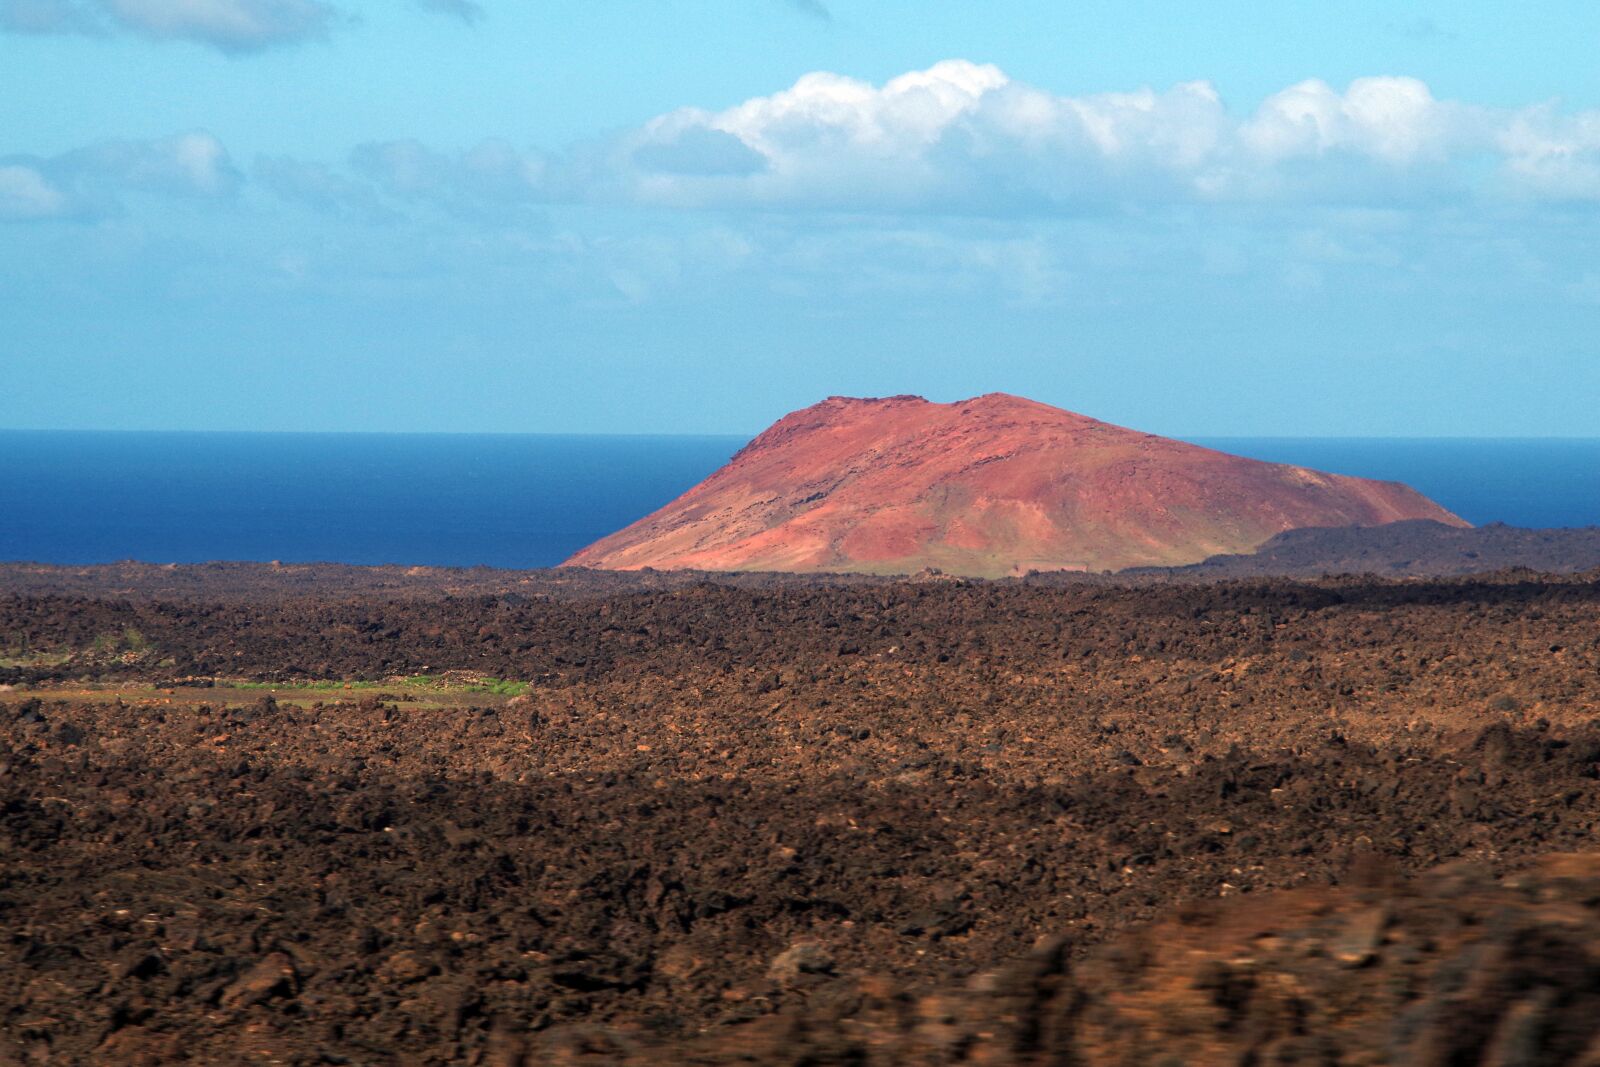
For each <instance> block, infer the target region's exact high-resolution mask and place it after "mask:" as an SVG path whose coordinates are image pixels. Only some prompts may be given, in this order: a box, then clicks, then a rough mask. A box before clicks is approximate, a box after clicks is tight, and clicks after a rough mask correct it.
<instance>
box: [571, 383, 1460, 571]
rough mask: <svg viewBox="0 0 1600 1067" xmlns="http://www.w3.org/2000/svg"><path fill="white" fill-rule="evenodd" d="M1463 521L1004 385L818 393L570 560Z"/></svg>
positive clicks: (959, 561)
mask: <svg viewBox="0 0 1600 1067" xmlns="http://www.w3.org/2000/svg"><path fill="white" fill-rule="evenodd" d="M1403 519H1433V520H1436V521H1439V522H1443V523H1448V524H1450V525H1453V526H1465V525H1466V523H1464V522H1462V520H1461V519H1459V518H1457V517H1456V516H1455V515H1452V514H1451V513H1450V512H1448V511H1446V510H1444V509H1443V508H1441V507H1439V506H1438V505H1437V504H1435V503H1433V502H1432V501H1430V500H1428V499H1427V498H1426V497H1423V496H1422V495H1420V494H1419V493H1417V492H1416V491H1415V490H1412V489H1410V488H1408V487H1406V486H1404V485H1400V484H1398V483H1395V482H1375V481H1369V480H1367V479H1363V478H1352V477H1348V476H1345V475H1338V474H1324V473H1321V472H1319V471H1313V470H1308V469H1306V468H1304V467H1292V466H1287V465H1284V464H1278V463H1262V462H1260V461H1258V460H1251V459H1245V458H1243V457H1240V456H1230V455H1228V454H1226V453H1223V452H1216V451H1213V450H1211V449H1208V448H1201V447H1199V446H1197V445H1191V444H1185V443H1183V442H1181V441H1173V440H1170V439H1168V438H1163V437H1157V436H1154V435H1153V434H1147V433H1140V432H1138V431H1135V430H1128V429H1124V428H1122V427H1120V426H1112V425H1110V424H1108V423H1104V422H1100V421H1098V420H1095V419H1091V418H1087V417H1085V416H1083V415H1076V414H1073V413H1072V412H1070V411H1063V410H1061V409H1060V408H1054V407H1050V406H1049V405H1047V404H1040V403H1036V402H1034V401H1031V400H1025V399H1023V398H1021V397H1015V396H1008V395H1006V394H1004V393H990V394H988V395H986V396H980V397H974V398H973V399H971V400H963V401H958V402H956V403H952V404H935V403H932V402H930V401H927V400H924V399H923V398H922V397H917V396H895V397H889V398H887V399H867V400H860V399H854V398H850V397H830V398H828V399H827V400H824V401H823V402H822V403H820V404H815V405H813V406H812V407H809V408H805V409H804V410H802V411H796V412H794V413H792V414H790V415H786V416H784V417H783V418H782V419H779V420H778V421H777V422H776V423H774V424H773V425H772V426H771V427H770V428H769V429H768V430H766V431H765V432H764V433H762V434H761V435H760V436H759V437H757V438H756V439H755V440H753V441H751V442H750V444H748V445H746V446H745V447H744V449H742V450H741V451H740V452H739V453H738V454H737V455H736V456H734V457H733V459H732V460H730V461H729V462H728V464H727V465H726V466H724V467H723V468H722V469H721V470H719V471H717V472H716V473H714V474H713V475H711V477H709V478H707V479H706V480H705V481H703V482H701V483H700V484H699V485H697V486H695V487H694V488H693V489H691V490H689V491H688V492H687V493H685V494H683V495H682V496H681V497H679V498H678V499H677V500H674V501H673V502H672V503H670V504H668V505H667V506H666V507H664V508H662V509H661V510H659V511H657V512H655V513H654V514H652V515H649V516H646V517H645V518H643V519H640V520H639V521H638V522H636V523H634V524H633V525H632V526H629V527H627V528H626V529H623V530H620V531H618V532H617V533H615V534H612V535H611V536H610V537H607V538H604V539H603V540H600V541H597V542H596V543H594V544H593V545H590V546H589V547H588V548H586V549H584V550H583V551H581V552H579V553H578V554H577V555H575V556H573V557H572V558H571V559H570V560H568V561H567V562H568V563H569V564H573V565H578V566H586V567H598V568H604V569H609V570H629V569H638V568H642V567H655V568H662V569H666V568H691V569H697V570H720V571H752V570H764V571H802V572H815V571H859V572H866V573H877V574H905V573H911V572H915V571H919V570H922V569H924V568H930V567H931V568H936V569H939V570H942V571H944V572H946V573H950V574H959V575H969V576H976V577H998V576H1002V575H1008V574H1024V573H1026V572H1028V571H1030V570H1087V571H1100V570H1118V569H1121V568H1124V567H1135V566H1168V565H1176V564H1188V563H1197V562H1199V561H1200V560H1203V559H1205V558H1207V557H1209V556H1213V555H1217V554H1221V553H1240V552H1248V551H1249V550H1251V549H1253V548H1255V547H1256V546H1257V545H1259V544H1261V543H1262V542H1264V541H1266V540H1267V539H1268V538H1270V537H1272V536H1273V535H1275V534H1278V533H1281V532H1283V531H1285V530H1290V529H1297V528H1302V527H1313V526H1374V525H1378V524H1381V523H1389V522H1396V521H1399V520H1403Z"/></svg>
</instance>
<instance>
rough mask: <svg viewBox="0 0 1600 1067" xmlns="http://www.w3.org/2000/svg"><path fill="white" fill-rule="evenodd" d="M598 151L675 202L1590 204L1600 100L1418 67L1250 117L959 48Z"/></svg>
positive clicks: (615, 190) (604, 160) (1597, 174)
mask: <svg viewBox="0 0 1600 1067" xmlns="http://www.w3.org/2000/svg"><path fill="white" fill-rule="evenodd" d="M582 156H583V158H582V159H581V160H579V161H576V162H575V164H574V167H575V168H576V169H577V170H582V171H583V172H584V173H583V174H582V175H581V180H580V181H579V182H578V184H579V185H581V186H582V187H583V188H585V189H587V190H588V191H589V193H590V194H591V195H597V196H603V197H615V196H618V195H621V196H624V197H626V198H628V199H632V200H636V201H643V202H647V203H658V204H671V205H679V206H721V205H737V204H742V205H748V206H763V207H772V208H784V209H792V208H805V207H820V208H838V209H849V210H925V209H932V210H950V211H958V212H959V211H972V212H980V213H981V212H994V211H1000V212H1019V211H1022V212H1025V211H1036V210H1047V211H1049V210H1072V209H1075V208H1078V207H1081V206H1085V205H1095V204H1106V203H1116V202H1121V203H1141V202H1142V203H1150V202H1200V203H1260V202H1273V201H1326V202H1333V203H1339V202H1348V203H1380V204H1381V203H1403V202H1406V201H1408V200H1416V199H1419V198H1423V197H1427V198H1432V199H1435V200H1438V199H1441V198H1455V197H1460V196H1465V195H1478V194H1502V193H1506V192H1511V191H1515V192H1518V193H1521V194H1525V195H1533V196H1542V197H1550V196H1559V197H1565V198H1590V199H1593V198H1600V112H1583V113H1578V114H1564V113H1562V112H1560V111H1559V110H1557V109H1555V108H1553V107H1549V106H1540V107H1529V108H1521V109H1507V108H1485V107H1477V106H1472V105H1468V104H1464V103H1459V102H1455V101H1448V100H1439V99H1437V98H1436V97H1434V95H1433V93H1432V92H1431V91H1430V89H1429V88H1428V86H1427V85H1426V84H1425V83H1423V82H1421V81H1419V80H1417V79H1415V78H1404V77H1369V78H1359V79H1356V80H1355V81H1353V82H1351V83H1350V84H1349V85H1348V86H1346V87H1344V88H1343V89H1342V90H1341V89H1337V88H1335V87H1333V86H1330V85H1328V84H1327V83H1325V82H1322V81H1316V80H1311V81H1305V82H1301V83H1300V84H1297V85H1293V86H1290V87H1288V88H1286V89H1284V90H1283V91H1281V92H1278V93H1275V94H1274V95H1272V96H1271V97H1269V98H1267V99H1266V100H1265V101H1263V102H1262V103H1261V104H1260V106H1259V107H1257V108H1256V109H1255V110H1254V111H1253V112H1252V113H1249V114H1246V115H1243V116H1239V115H1236V114H1234V113H1233V112H1231V111H1230V110H1229V109H1228V107H1227V106H1226V105H1225V104H1224V102H1223V100H1222V98H1221V96H1220V95H1219V94H1218V92H1217V91H1216V89H1215V88H1214V87H1213V86H1212V85H1211V84H1210V83H1208V82H1204V81H1199V82H1188V83H1183V84H1180V85H1176V86H1173V87H1172V88H1170V89H1166V90H1162V91H1157V90H1153V89H1149V88H1145V89H1140V90H1136V91H1133V92H1119V93H1100V94H1092V95H1084V96H1063V95H1058V94H1054V93H1050V92H1047V91H1044V90H1041V89H1038V88H1034V87H1032V86H1028V85H1024V84H1021V83H1018V82H1014V81H1013V80H1011V79H1010V78H1009V77H1007V76H1006V74H1005V73H1004V72H1003V71H1001V70H1000V69H999V68H998V67H995V66H992V65H987V64H977V63H971V62H967V61H965V60H951V61H946V62H943V63H939V64H936V65H934V66H933V67H930V68H928V69H927V70H922V71H913V72H911V73H908V74H904V75H901V76H899V77H897V78H894V79H892V80H890V81H888V82H886V83H885V84H883V85H873V84H870V83H868V82H864V81H860V80H858V79H854V78H849V77H844V76H841V75H837V74H828V73H815V74H808V75H806V76H804V77H802V78H801V79H800V80H799V81H798V82H796V83H795V84H794V85H793V86H792V87H790V88H788V89H785V90H782V91H780V92H777V93H774V94H772V95H770V96H761V97H755V98H752V99H750V100H747V101H745V102H744V103H741V104H738V105H735V106H734V107H731V108H728V109H725V110H722V111H706V110H701V109H696V108H684V109H680V110H678V111H674V112H671V113H668V114H665V115H662V116H660V117H658V118H656V119H654V120H651V121H650V122H648V123H646V124H645V125H644V126H642V127H640V128H639V129H637V130H634V131H632V132H630V133H627V134H624V135H623V136H622V137H621V138H619V139H618V141H617V142H616V143H615V144H612V145H609V146H592V147H591V148H590V149H588V150H586V151H585V152H584V153H582ZM1486 173H1487V174H1489V175H1491V176H1492V177H1491V178H1490V179H1489V180H1488V181H1487V182H1486V181H1485V179H1484V175H1485V174H1486Z"/></svg>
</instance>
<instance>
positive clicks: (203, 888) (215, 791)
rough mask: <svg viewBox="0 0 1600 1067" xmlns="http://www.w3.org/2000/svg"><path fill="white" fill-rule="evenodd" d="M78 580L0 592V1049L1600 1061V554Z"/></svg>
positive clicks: (477, 1059)
mask: <svg viewBox="0 0 1600 1067" xmlns="http://www.w3.org/2000/svg"><path fill="white" fill-rule="evenodd" d="M286 570H290V569H286ZM115 573H116V572H110V571H108V572H100V573H99V574H98V575H91V576H89V577H87V578H86V577H84V576H83V574H82V573H81V572H80V573H78V574H77V575H76V576H74V575H66V576H63V577H62V579H61V581H60V582H59V583H58V585H59V588H55V589H54V590H49V589H41V588H39V587H38V586H37V585H35V586H33V587H29V588H27V589H17V588H14V587H8V586H6V585H5V584H4V583H0V683H3V684H4V686H5V689H4V691H0V812H3V819H0V1064H10V1063H18V1064H78V1063H84V1064H90V1063H92V1064H113V1065H120V1064H166V1063H176V1062H193V1063H201V1064H233V1063H239V1064H267V1063H279V1064H307V1065H310V1064H390V1063H394V1064H417V1065H423V1064H447V1063H467V1064H483V1065H490V1067H515V1065H534V1064H545V1063H594V1064H605V1063H619V1064H620V1063H646V1062H649V1063H655V1064H663V1063H680V1062H681V1063H701V1064H733V1063H783V1064H793V1065H797V1067H798V1065H800V1064H812V1065H824V1064H835V1063H837V1064H900V1063H906V1064H923V1063H926V1064H946V1063H985V1064H992V1065H1006V1064H1018V1065H1020V1064H1097V1063H1107V1064H1109V1063H1116V1064H1123V1063H1126V1064H1159V1063H1172V1064H1202V1063H1230V1064H1232V1063H1239V1064H1243V1063H1253V1064H1262V1065H1265V1064H1277V1063H1286V1064H1287V1063H1318V1064H1320V1063H1327V1064H1369V1063H1370V1064H1376V1063H1428V1064H1440V1065H1444V1064H1476V1063H1483V1064H1497V1065H1502V1067H1509V1065H1512V1064H1543V1063H1570V1064H1600V1043H1597V1041H1596V1034H1597V1032H1600V1012H1597V1011H1596V1008H1597V1007H1600V1004H1597V1002H1596V993H1595V990H1596V989H1600V939H1597V937H1596V935H1597V933H1600V860H1596V859H1595V858H1594V857H1593V855H1592V854H1593V853H1596V852H1600V723H1596V722H1595V721H1594V720H1595V712H1596V710H1597V708H1600V581H1597V580H1596V578H1595V576H1593V575H1578V576H1566V577H1540V576H1537V575H1531V574H1528V573H1507V574H1499V575H1490V576H1481V577H1476V578H1451V579H1438V580H1404V581H1386V580H1380V579H1374V578H1344V579H1329V580H1320V581H1303V582H1291V581H1286V580H1281V579H1280V580H1258V581H1239V582H1219V583H1211V584H1199V583H1189V584H1144V585H1119V584H1116V583H1084V584H1029V583H985V582H964V581H940V580H926V581H901V582H890V581H881V580H879V581H866V582H849V581H817V582H809V581H806V582H771V583H763V582H760V581H755V580H752V579H749V578H740V579H737V580H730V581H726V582H724V581H708V580H704V579H700V578H696V579H693V580H678V579H666V578H663V577H660V576H649V575H647V576H642V577H636V578H633V579H628V580H623V579H620V578H613V577H594V578H592V579H591V578H589V577H585V576H583V575H581V574H579V575H576V576H573V575H566V576H562V575H559V574H558V575H554V576H552V577H551V578H549V579H548V582H547V583H546V584H539V583H537V582H535V583H531V584H521V585H518V586H516V587H515V588H504V587H499V586H496V585H495V581H496V580H495V579H493V577H492V575H478V576H477V577H476V578H473V579H472V580H471V581H465V580H461V579H459V576H458V577H457V578H455V579H452V580H451V582H452V584H451V586H450V587H449V588H443V587H428V586H427V583H426V582H420V583H419V582H410V583H408V582H406V581H403V580H401V579H400V578H394V579H393V580H391V578H392V577H393V576H378V577H374V576H373V575H371V574H368V575H367V576H366V577H364V578H362V579H361V580H359V581H352V582H347V583H345V582H341V579H340V578H339V574H340V573H345V572H339V571H330V572H319V573H314V574H313V575H312V577H311V578H310V579H308V578H307V577H306V573H305V572H304V571H293V577H292V578H286V579H285V580H284V581H283V582H282V583H279V584H276V585H275V584H274V579H273V578H272V577H271V575H270V573H268V572H265V571H252V572H250V577H249V580H248V581H239V580H237V579H238V578H239V575H238V574H237V573H235V572H229V571H221V572H218V577H219V581H218V582H217V583H216V588H215V590H213V593H214V595H208V587H207V583H206V581H205V580H204V576H203V575H202V576H201V577H199V578H194V577H193V575H192V574H191V575H190V577H189V578H188V579H186V580H185V582H184V583H182V586H181V592H182V595H171V596H167V595H164V594H163V589H162V587H161V585H160V583H159V582H148V583H145V584H139V583H137V582H127V581H111V580H108V579H107V575H112V576H113V577H114V576H115ZM230 575H231V577H230ZM123 577H124V578H125V577H126V574H124V575H123ZM220 579H226V580H220ZM313 579H314V580H313ZM230 583H231V584H230ZM425 672H457V673H459V674H462V675H466V676H470V675H474V674H476V675H482V676H485V677H488V676H493V677H495V678H505V679H518V680H520V681H523V682H526V683H528V686H527V689H526V691H525V692H524V693H523V694H522V695H519V696H515V697H509V698H507V697H504V696H493V695H488V694H486V695H484V696H483V697H482V699H481V700H472V701H468V702H467V703H464V704H461V705H460V706H448V707H440V706H431V705H425V704H422V703H419V702H418V701H417V700H416V699H415V698H414V696H412V695H411V694H410V693H408V692H407V691H406V690H405V688H404V686H403V685H401V684H399V679H402V678H404V677H405V676H407V675H414V674H418V673H425ZM327 680H364V681H368V682H376V683H379V684H378V685H376V686H374V687H371V688H366V689H361V690H359V691H357V690H351V691H347V692H340V691H338V690H331V691H328V692H326V693H325V694H324V695H321V696H318V697H317V698H316V699H314V700H309V699H295V700H289V699H277V698H275V697H274V696H273V695H272V694H271V693H269V692H266V691H264V690H262V689H259V688H240V687H238V686H239V685H240V684H241V683H251V684H254V685H257V686H259V685H262V684H266V683H274V684H278V685H281V686H283V687H285V689H292V688H294V687H295V686H297V685H299V686H300V687H301V688H300V689H299V690H297V691H298V692H301V693H304V692H309V690H307V689H306V688H305V685H306V683H310V682H313V681H327Z"/></svg>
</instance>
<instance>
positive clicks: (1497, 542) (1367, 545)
mask: <svg viewBox="0 0 1600 1067" xmlns="http://www.w3.org/2000/svg"><path fill="white" fill-rule="evenodd" d="M1512 567H1524V568H1527V569H1528V570H1534V571H1541V572H1544V573H1547V574H1574V573H1578V572H1581V571H1587V570H1592V569H1594V568H1596V567H1600V526H1584V527H1577V528H1573V529H1555V530H1528V529H1522V528H1520V527H1516V526H1506V525H1504V524H1502V523H1492V524H1490V525H1488V526H1479V527H1468V528H1461V527H1456V526H1447V525H1445V524H1444V523H1439V522H1432V521H1430V520H1427V519H1413V520H1409V521H1406V522H1392V523H1388V524H1386V525H1383V526H1365V527H1357V526H1339V527H1322V528H1311V529H1301V530H1285V531H1284V532H1283V533H1281V534H1278V535H1277V536H1276V537H1273V538H1272V539H1271V540H1269V541H1267V542H1266V543H1265V544H1263V545H1262V546H1261V547H1260V548H1258V549H1256V550H1255V551H1254V552H1251V553H1247V554H1241V555H1222V556H1212V557H1211V558H1210V559H1208V560H1205V561H1204V562H1202V563H1195V564H1191V565H1189V566H1187V567H1141V568H1137V569H1134V570H1129V571H1123V572H1121V574H1120V575H1119V577H1137V576H1141V575H1169V576H1172V577H1186V578H1206V579H1213V578H1262V577H1269V576H1270V577H1317V576H1320V575H1324V574H1386V575H1393V576H1404V577H1443V576H1448V575H1456V574H1482V573H1486V572H1489V571H1497V570H1506V569H1508V568H1512Z"/></svg>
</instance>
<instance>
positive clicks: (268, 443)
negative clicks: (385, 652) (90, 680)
mask: <svg viewBox="0 0 1600 1067" xmlns="http://www.w3.org/2000/svg"><path fill="white" fill-rule="evenodd" d="M1196 441H1197V443H1199V444H1204V445H1208V446H1210V447H1213V448H1220V449H1223V450H1224V451H1229V452H1235V453H1238V454H1240V455H1245V456H1251V457H1254V458H1256V459H1265V460H1273V461H1277V462H1284V463H1297V464H1301V465H1304V466H1308V467H1315V468H1317V469H1319V470H1328V471H1335V472H1338V473H1342V474H1356V475H1362V476H1364V477H1369V478H1385V479H1392V480H1395V481H1402V482H1405V483H1407V484H1409V485H1411V486H1413V487H1414V488H1416V489H1417V490H1419V491H1420V492H1422V493H1424V494H1426V495H1428V496H1430V497H1432V498H1433V499H1434V500H1437V501H1438V502H1439V503H1441V504H1443V505H1444V506H1445V507H1447V508H1450V509H1451V510H1452V511H1455V512H1456V513H1457V514H1459V515H1461V516H1462V517H1463V518H1465V519H1467V520H1469V521H1471V522H1474V523H1480V524H1481V523H1487V522H1505V523H1509V524H1511V525H1514V526H1587V525H1597V524H1600V438H1596V439H1582V440H1570V439H1568V440H1563V439H1526V440H1483V439H1404V440H1379V439H1358V438H1326V439H1324V438H1201V439H1196ZM743 443H744V438H741V437H649V436H632V437H624V436H558V435H541V434H254V433H116V432H103V433H102V432H78V431H24V430H3V431H0V560H32V561H37V562H43V563H62V564H83V563H106V562H113V561H116V560H122V559H139V560H146V561H150V562H161V563H191V562H202V561H205V560H216V559H228V560H262V561H264V560H280V561H283V562H309V561H324V562H339V563H406V564H427V565H433V566H463V567H465V566H477V565H487V566H492V567H548V566H552V565H554V564H557V563H560V562H561V561H562V560H563V559H565V558H566V557H567V556H569V555H571V554H572V553H573V552H574V551H576V550H577V549H579V548H581V547H583V546H584V545H586V544H588V543H589V542H591V541H593V540H595V539H597V538H599V537H602V536H604V535H606V534H608V533H610V532H612V531H613V530H616V529H618V528H620V527H622V526H624V525H626V524H627V523H629V522H632V521H633V520H634V519H636V518H638V517H640V516H642V515H645V514H647V513H648V512H650V511H652V510H654V509H655V508H657V507H659V506H661V505H662V504H665V503H666V502H667V501H669V500H671V499H672V498H673V497H675V496H677V495H678V494H679V493H681V492H683V491H684V490H685V489H687V488H689V487H690V486H691V485H693V484H694V483H695V482H697V481H699V480H700V479H701V478H703V477H705V476H706V475H707V474H709V473H710V472H711V471H713V470H715V469H716V468H717V467H718V466H720V465H721V464H722V463H724V462H726V461H727V459H728V458H729V457H730V456H732V455H733V453H734V452H735V451H737V450H738V449H739V447H740V446H741V445H742V444H743Z"/></svg>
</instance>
